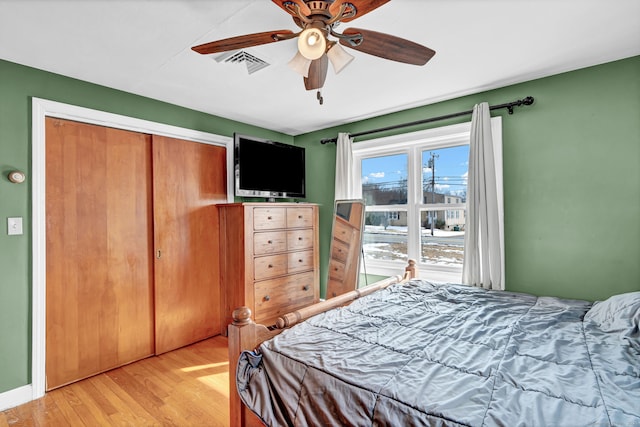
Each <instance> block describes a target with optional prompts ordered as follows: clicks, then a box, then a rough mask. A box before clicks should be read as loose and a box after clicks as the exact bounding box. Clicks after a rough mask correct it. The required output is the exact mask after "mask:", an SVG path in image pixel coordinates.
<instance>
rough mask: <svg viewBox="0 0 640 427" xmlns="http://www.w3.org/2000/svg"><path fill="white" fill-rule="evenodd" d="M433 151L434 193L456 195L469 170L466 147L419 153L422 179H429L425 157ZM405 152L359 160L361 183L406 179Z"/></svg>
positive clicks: (463, 185) (465, 181) (428, 156)
mask: <svg viewBox="0 0 640 427" xmlns="http://www.w3.org/2000/svg"><path fill="white" fill-rule="evenodd" d="M432 153H433V154H434V155H435V156H436V157H435V158H434V163H435V187H436V192H437V193H442V194H460V193H461V192H463V191H464V190H465V189H466V183H467V174H468V170H469V146H468V145H463V146H458V147H450V148H441V149H438V150H428V151H423V153H422V176H423V181H427V182H431V177H432V170H431V168H430V167H429V159H430V157H431V154H432ZM407 159H408V156H407V155H406V154H398V155H391V156H383V157H375V158H369V159H365V160H363V162H362V182H363V183H379V184H380V183H397V182H399V181H401V180H403V179H406V178H407Z"/></svg>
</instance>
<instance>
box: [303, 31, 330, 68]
mask: <svg viewBox="0 0 640 427" xmlns="http://www.w3.org/2000/svg"><path fill="white" fill-rule="evenodd" d="M326 50H327V39H326V37H325V36H324V34H323V33H322V31H320V30H319V29H317V28H307V29H306V30H304V31H303V32H302V33H300V35H299V36H298V51H299V52H300V54H302V56H304V57H305V58H307V59H309V60H311V61H313V60H315V59H318V58H320V57H321V56H322V55H324V52H325V51H326Z"/></svg>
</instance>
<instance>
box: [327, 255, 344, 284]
mask: <svg viewBox="0 0 640 427" xmlns="http://www.w3.org/2000/svg"><path fill="white" fill-rule="evenodd" d="M344 267H345V265H344V264H343V263H341V262H339V261H337V260H335V259H332V260H331V261H329V277H330V278H333V279H336V280H342V279H343V278H344Z"/></svg>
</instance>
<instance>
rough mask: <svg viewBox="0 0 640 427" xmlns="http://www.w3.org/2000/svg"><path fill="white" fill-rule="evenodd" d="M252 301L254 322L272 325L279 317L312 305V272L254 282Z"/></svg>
mask: <svg viewBox="0 0 640 427" xmlns="http://www.w3.org/2000/svg"><path fill="white" fill-rule="evenodd" d="M254 301H255V321H256V322H257V323H266V324H273V323H275V321H276V319H277V318H278V317H279V316H282V315H283V314H286V313H289V312H291V311H295V310H297V309H299V308H302V307H306V306H307V305H310V304H313V302H314V288H313V272H307V273H301V274H295V275H292V276H289V277H287V278H285V279H284V280H282V279H272V280H263V281H260V282H256V283H255V286H254Z"/></svg>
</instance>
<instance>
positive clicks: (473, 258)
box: [462, 102, 504, 289]
mask: <svg viewBox="0 0 640 427" xmlns="http://www.w3.org/2000/svg"><path fill="white" fill-rule="evenodd" d="M500 182H501V180H500ZM500 194H501V192H500ZM498 195H499V192H498V188H497V178H496V165H495V157H494V147H493V138H492V136H491V117H490V114H489V104H487V103H486V102H483V103H481V104H477V105H475V106H474V107H473V117H472V119H471V141H470V146H469V177H468V194H467V221H466V230H465V239H464V264H463V266H462V282H463V283H466V284H469V285H473V286H479V287H482V288H487V289H504V278H503V277H502V276H503V275H502V259H501V252H502V247H501V246H502V238H501V230H500V221H499V208H498V206H499V200H498Z"/></svg>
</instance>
